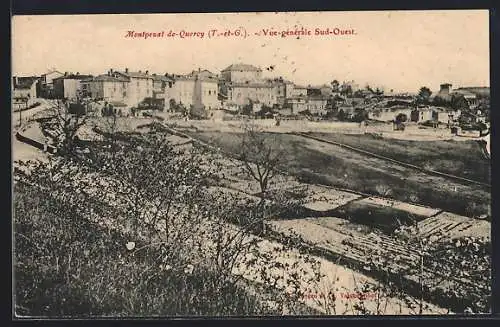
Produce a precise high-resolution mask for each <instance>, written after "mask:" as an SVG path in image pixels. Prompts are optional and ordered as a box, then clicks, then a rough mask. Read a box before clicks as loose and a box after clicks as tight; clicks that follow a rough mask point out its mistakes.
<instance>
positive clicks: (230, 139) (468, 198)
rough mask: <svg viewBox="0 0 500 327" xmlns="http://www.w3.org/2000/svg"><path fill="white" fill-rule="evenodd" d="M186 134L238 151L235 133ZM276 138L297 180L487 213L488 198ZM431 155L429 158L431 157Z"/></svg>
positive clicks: (464, 211)
mask: <svg viewBox="0 0 500 327" xmlns="http://www.w3.org/2000/svg"><path fill="white" fill-rule="evenodd" d="M189 134H191V135H192V136H193V137H196V138H199V139H201V140H204V141H206V142H209V143H215V144H217V145H218V146H220V147H221V148H222V149H224V150H225V151H227V152H232V153H234V152H236V151H237V150H238V147H239V142H240V138H239V135H238V134H235V133H234V134H233V133H218V132H189ZM277 137H278V138H279V139H280V141H281V143H282V145H283V147H284V149H285V151H286V153H287V155H286V158H285V160H284V166H283V167H282V168H284V169H286V170H288V171H290V172H292V173H294V174H296V175H298V176H300V177H301V179H302V180H303V181H305V182H309V183H319V184H324V185H331V186H337V187H345V188H349V189H353V190H357V191H361V192H366V193H369V194H374V195H380V191H381V188H382V189H384V188H390V190H391V194H390V195H389V197H392V198H395V199H397V200H401V201H412V202H418V203H421V204H424V205H428V206H432V207H437V208H441V209H444V210H446V211H450V212H455V213H458V214H463V215H470V214H483V213H486V212H487V210H488V206H489V203H490V197H484V196H483V195H482V194H480V193H479V192H472V191H471V192H470V193H467V194H463V193H459V192H453V193H452V192H447V191H445V190H443V189H441V188H439V185H437V186H436V185H428V184H422V183H417V182H411V181H408V180H402V179H400V178H398V177H396V176H393V175H392V174H391V173H390V172H389V171H381V170H380V169H376V168H377V167H367V166H366V165H364V166H363V165H353V164H352V163H350V162H348V161H346V160H344V159H343V158H342V157H340V156H336V155H335V154H331V155H327V154H325V153H323V152H320V151H317V150H314V149H311V148H309V147H307V146H306V145H305V144H304V142H302V141H301V140H300V139H297V138H296V137H293V136H290V135H286V134H281V135H277ZM457 143H458V142H457ZM416 149H417V148H416ZM461 151H463V149H462V150H461ZM434 152H435V151H433V152H432V155H435V153H434ZM483 193H484V192H483ZM415 199H416V200H415Z"/></svg>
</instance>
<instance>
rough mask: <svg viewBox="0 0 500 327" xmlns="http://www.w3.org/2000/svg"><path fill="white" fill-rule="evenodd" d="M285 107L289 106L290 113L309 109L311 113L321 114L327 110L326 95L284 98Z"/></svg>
mask: <svg viewBox="0 0 500 327" xmlns="http://www.w3.org/2000/svg"><path fill="white" fill-rule="evenodd" d="M285 108H290V109H291V110H292V113H295V114H296V113H300V112H303V111H309V112H310V113H311V114H313V115H320V116H323V115H325V114H326V111H327V97H323V96H295V97H291V98H288V99H286V101H285Z"/></svg>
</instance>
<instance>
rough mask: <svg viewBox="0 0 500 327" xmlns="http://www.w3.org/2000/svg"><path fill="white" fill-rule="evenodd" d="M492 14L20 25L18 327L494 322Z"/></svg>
mask: <svg viewBox="0 0 500 327" xmlns="http://www.w3.org/2000/svg"><path fill="white" fill-rule="evenodd" d="M489 15H490V13H489V11H488V10H420V11H418V10H412V11H410V10H408V11H403V10H402V11H316V12H313V11H310V12H248V13H178V14H172V13H170V14H166V13H165V14H73V15H14V16H13V17H12V35H11V39H12V48H11V54H12V76H11V77H12V78H11V100H12V101H11V103H12V109H11V118H12V121H11V123H12V127H11V129H12V143H11V145H12V199H13V202H12V283H13V284H12V285H13V288H12V298H13V313H12V315H13V318H14V319H44V318H49V319H68V318H76V319H82V318H166V319H168V318H171V317H174V318H175V317H269V316H301V317H302V316H314V317H318V316H319V317H329V316H341V317H342V316H372V315H398V316H412V317H414V316H428V315H432V316H439V315H447V316H448V315H455V316H456V315H464V314H465V315H481V314H490V313H491V310H492V308H491V305H492V285H491V282H492V273H491V265H492V262H491V257H492V246H491V217H492V215H491V164H490V160H491V153H490V124H491V123H490V29H489V19H490V16H489Z"/></svg>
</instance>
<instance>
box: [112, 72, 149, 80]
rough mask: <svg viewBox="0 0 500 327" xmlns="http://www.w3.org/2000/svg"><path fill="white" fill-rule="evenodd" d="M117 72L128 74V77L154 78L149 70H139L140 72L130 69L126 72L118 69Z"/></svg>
mask: <svg viewBox="0 0 500 327" xmlns="http://www.w3.org/2000/svg"><path fill="white" fill-rule="evenodd" d="M116 73H118V74H121V75H123V76H126V77H132V78H151V79H152V78H153V75H151V74H149V72H148V71H146V72H142V71H138V72H129V71H124V72H120V71H117V72H116Z"/></svg>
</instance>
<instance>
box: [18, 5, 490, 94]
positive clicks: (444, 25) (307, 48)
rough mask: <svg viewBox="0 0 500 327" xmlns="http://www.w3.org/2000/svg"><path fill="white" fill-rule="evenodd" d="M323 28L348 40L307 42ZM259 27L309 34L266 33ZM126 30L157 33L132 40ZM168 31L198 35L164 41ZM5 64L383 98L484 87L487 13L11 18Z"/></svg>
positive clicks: (26, 70) (21, 70)
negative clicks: (275, 81) (256, 81)
mask: <svg viewBox="0 0 500 327" xmlns="http://www.w3.org/2000/svg"><path fill="white" fill-rule="evenodd" d="M327 28H328V29H329V31H332V32H333V31H351V34H345V35H335V34H329V35H315V31H316V29H319V30H326V29H327ZM214 29H216V30H217V31H218V32H220V31H225V30H230V31H236V30H239V31H241V33H242V35H243V34H245V33H246V38H245V37H243V36H213V37H208V34H209V31H210V30H214ZM266 29H268V30H274V31H278V32H281V31H283V30H296V29H306V30H310V31H311V34H312V35H303V36H298V37H297V36H285V37H282V36H265V35H264V33H263V30H266ZM128 31H134V32H143V31H144V32H150V33H153V32H155V33H160V32H162V31H163V32H164V34H163V37H156V38H154V37H149V38H147V39H145V38H144V37H142V38H141V37H137V38H130V37H126V35H127V33H128ZM169 31H172V32H177V33H180V32H181V31H184V32H197V33H198V35H200V33H204V34H203V37H184V38H181V37H179V35H177V36H175V37H167V35H168V32H169ZM256 33H258V34H260V35H256ZM12 58H13V59H12V73H13V75H17V76H30V75H40V74H43V73H45V72H47V71H48V70H50V69H53V68H55V69H57V70H58V71H61V72H65V71H67V72H80V73H82V74H83V73H88V74H95V75H97V74H102V73H105V72H107V71H108V70H109V69H110V68H112V69H115V70H124V69H125V68H129V70H131V71H138V70H142V71H145V70H149V71H150V72H155V73H159V74H164V73H166V72H168V73H176V74H185V73H189V72H191V71H192V70H195V69H198V68H201V69H208V70H210V71H212V72H214V73H220V71H221V70H222V69H224V68H226V67H227V66H229V65H230V64H233V63H246V64H252V65H255V66H258V67H261V68H262V69H264V76H266V77H274V76H283V77H284V78H286V79H288V80H291V81H293V82H295V83H297V84H302V85H309V84H310V85H319V84H324V83H330V82H331V81H332V80H334V79H337V80H339V81H350V80H355V81H356V83H358V84H359V86H361V87H363V86H365V85H367V84H369V85H370V86H372V87H382V88H384V89H385V90H386V91H388V90H390V89H393V90H394V91H395V92H417V91H418V89H419V88H420V87H421V86H428V87H429V88H430V89H431V90H433V91H437V90H438V89H439V84H442V83H445V82H447V83H451V84H453V87H460V86H489V85H490V82H489V81H490V76H489V71H490V68H489V61H490V60H489V16H488V11H487V10H453V11H452V10H447V11H373V12H370V11H358V12H354V11H351V12H299V13H293V12H290V13H225V14H214V13H210V14H208V13H205V14H140V15H139V14H137V15H136V14H133V15H131V14H120V15H66V16H65V15H57V16H55V15H53V16H51V15H40V16H14V17H13V19H12ZM270 66H272V68H273V69H272V71H268V70H266V67H270Z"/></svg>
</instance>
